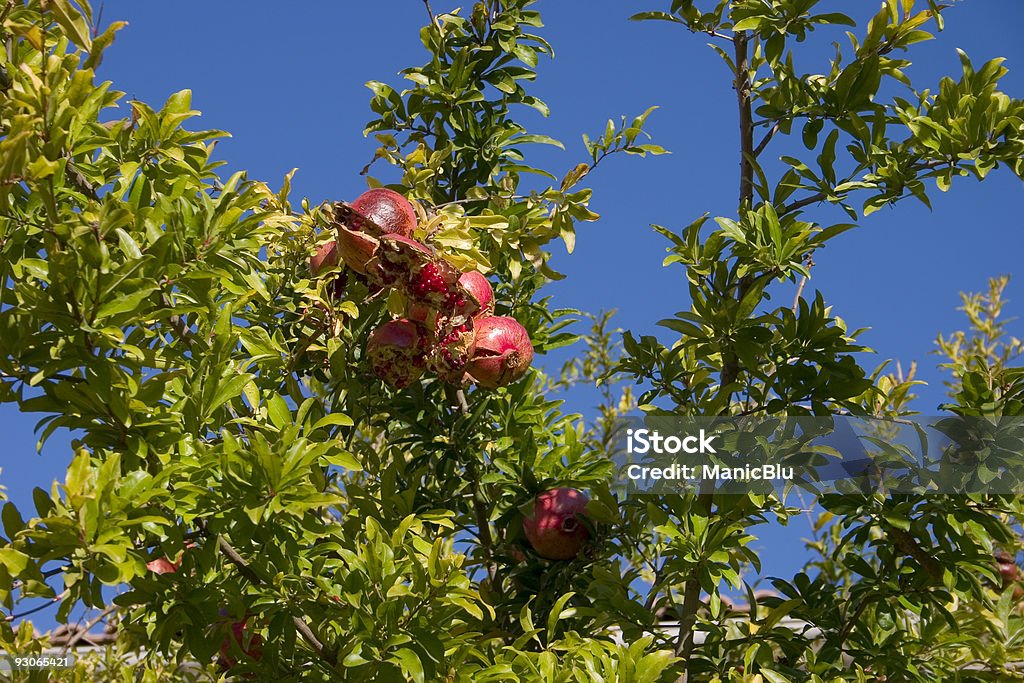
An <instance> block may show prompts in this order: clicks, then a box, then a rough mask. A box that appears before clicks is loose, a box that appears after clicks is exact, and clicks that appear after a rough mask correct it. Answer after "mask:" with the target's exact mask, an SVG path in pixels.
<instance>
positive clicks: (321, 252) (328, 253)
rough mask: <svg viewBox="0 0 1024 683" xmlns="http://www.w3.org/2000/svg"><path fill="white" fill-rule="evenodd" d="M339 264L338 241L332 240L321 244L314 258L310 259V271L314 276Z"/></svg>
mask: <svg viewBox="0 0 1024 683" xmlns="http://www.w3.org/2000/svg"><path fill="white" fill-rule="evenodd" d="M336 265H338V243H337V242H335V241H334V240H331V241H330V242H328V243H327V244H321V245H320V246H319V247H318V248H317V250H316V254H314V255H313V258H311V259H309V271H310V272H311V273H313V277H317V276H318V275H320V273H322V272H323V271H325V270H330V269H331V268H334V267H335V266H336Z"/></svg>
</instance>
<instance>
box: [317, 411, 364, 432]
mask: <svg viewBox="0 0 1024 683" xmlns="http://www.w3.org/2000/svg"><path fill="white" fill-rule="evenodd" d="M331 425H338V426H339V427H351V426H352V425H353V422H352V418H351V417H349V416H348V415H345V414H344V413H331V414H330V415H325V416H324V417H321V418H320V419H319V420H317V421H316V424H314V425H313V427H312V428H311V429H310V430H309V431H310V433H312V432H315V431H316V430H318V429H323V428H324V427H330V426H331Z"/></svg>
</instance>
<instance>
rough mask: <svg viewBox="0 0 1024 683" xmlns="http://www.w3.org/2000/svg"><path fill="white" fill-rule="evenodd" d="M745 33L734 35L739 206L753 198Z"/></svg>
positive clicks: (751, 130)
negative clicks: (738, 116)
mask: <svg viewBox="0 0 1024 683" xmlns="http://www.w3.org/2000/svg"><path fill="white" fill-rule="evenodd" d="M748 40H749V35H748V34H747V33H746V31H741V32H740V33H737V34H736V38H735V40H734V41H733V43H734V47H735V48H736V80H735V82H734V84H735V87H736V101H737V104H738V105H739V109H740V153H741V155H742V156H741V157H740V205H741V206H742V205H743V204H744V203H746V202H749V201H750V200H751V199H753V197H754V166H753V164H754V157H755V156H756V154H755V152H754V117H753V114H752V112H751V106H750V91H751V84H750V58H749V57H748V55H747V41H748Z"/></svg>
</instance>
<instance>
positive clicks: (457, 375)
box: [427, 324, 476, 384]
mask: <svg viewBox="0 0 1024 683" xmlns="http://www.w3.org/2000/svg"><path fill="white" fill-rule="evenodd" d="M475 349H476V331H475V330H474V329H473V326H472V324H462V325H459V326H457V327H455V328H453V329H452V330H451V331H450V332H448V333H447V334H446V335H445V336H444V337H443V338H441V339H440V340H439V341H438V342H437V344H436V345H435V346H434V348H433V349H432V352H431V354H430V356H429V357H428V359H427V366H428V367H429V368H430V369H431V370H432V371H433V372H435V373H436V374H437V376H438V377H440V378H441V379H442V380H444V381H445V382H450V383H451V384H462V382H463V377H465V375H466V363H467V362H469V359H470V358H472V357H473V352H474V350H475Z"/></svg>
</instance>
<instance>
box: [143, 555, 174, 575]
mask: <svg viewBox="0 0 1024 683" xmlns="http://www.w3.org/2000/svg"><path fill="white" fill-rule="evenodd" d="M180 566H181V565H179V564H178V563H177V562H171V561H170V560H169V559H167V558H166V557H158V558H156V559H155V560H152V561H150V562H147V563H146V569H148V570H149V571H151V572H153V573H154V574H173V573H175V572H176V571H178V568H179V567H180Z"/></svg>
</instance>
